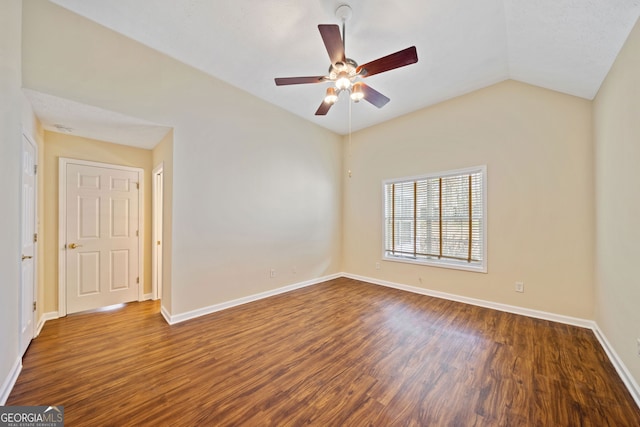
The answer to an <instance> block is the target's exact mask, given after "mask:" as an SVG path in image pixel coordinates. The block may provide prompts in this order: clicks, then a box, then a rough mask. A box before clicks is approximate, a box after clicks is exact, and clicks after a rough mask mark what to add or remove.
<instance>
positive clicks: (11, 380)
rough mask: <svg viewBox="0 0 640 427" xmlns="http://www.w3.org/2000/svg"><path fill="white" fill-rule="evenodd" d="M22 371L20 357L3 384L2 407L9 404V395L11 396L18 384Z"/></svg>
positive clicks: (0, 394) (0, 396)
mask: <svg viewBox="0 0 640 427" xmlns="http://www.w3.org/2000/svg"><path fill="white" fill-rule="evenodd" d="M21 371H22V358H20V357H18V358H17V359H16V361H15V363H14V364H13V366H12V367H11V371H9V375H7V378H5V380H4V381H3V382H2V388H1V389H0V406H4V405H5V404H6V403H7V399H9V395H10V394H11V390H13V386H14V385H15V384H16V381H17V380H18V375H20V372H21Z"/></svg>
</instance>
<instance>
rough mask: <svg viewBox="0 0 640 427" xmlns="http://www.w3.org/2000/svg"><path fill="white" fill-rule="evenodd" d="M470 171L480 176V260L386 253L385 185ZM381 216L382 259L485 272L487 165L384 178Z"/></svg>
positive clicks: (463, 173)
mask: <svg viewBox="0 0 640 427" xmlns="http://www.w3.org/2000/svg"><path fill="white" fill-rule="evenodd" d="M472 173H480V174H481V176H482V230H483V236H482V237H483V239H482V254H483V256H482V261H481V262H479V263H475V264H470V263H469V262H468V261H460V260H455V259H431V258H424V259H415V258H410V257H406V256H391V255H388V254H387V250H386V247H385V245H386V237H387V236H386V220H385V214H386V212H385V201H386V187H387V185H390V184H398V183H405V182H414V181H420V180H426V179H434V178H446V177H452V176H459V175H469V174H472ZM381 195H382V203H381V205H382V216H381V229H382V260H383V261H391V262H401V263H407V264H417V265H425V266H432V267H441V268H449V269H454V270H464V271H472V272H477V273H487V247H488V246H487V240H488V238H487V237H488V236H487V234H488V232H487V231H488V230H487V205H488V197H487V166H486V165H481V166H474V167H468V168H462V169H455V170H447V171H441V172H432V173H427V174H424V175H415V176H407V177H401V178H393V179H386V180H383V181H382V191H381Z"/></svg>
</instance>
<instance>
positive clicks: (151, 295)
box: [140, 293, 154, 301]
mask: <svg viewBox="0 0 640 427" xmlns="http://www.w3.org/2000/svg"><path fill="white" fill-rule="evenodd" d="M151 299H154V298H153V293H149V294H144V295H142V299H141V300H140V301H149V300H151Z"/></svg>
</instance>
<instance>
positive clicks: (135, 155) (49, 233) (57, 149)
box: [41, 131, 153, 312]
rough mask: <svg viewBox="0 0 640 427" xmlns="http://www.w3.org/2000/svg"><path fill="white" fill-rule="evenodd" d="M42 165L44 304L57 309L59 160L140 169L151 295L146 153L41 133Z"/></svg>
mask: <svg viewBox="0 0 640 427" xmlns="http://www.w3.org/2000/svg"><path fill="white" fill-rule="evenodd" d="M44 136H45V138H44V141H45V143H44V147H45V150H44V151H45V155H44V164H43V165H42V167H41V171H42V174H43V175H44V238H43V240H42V245H43V246H44V276H45V281H44V295H45V300H44V305H45V308H44V309H45V311H46V312H55V311H57V310H58V253H59V250H58V208H59V207H58V169H59V168H58V162H59V159H60V158H61V157H65V158H70V159H78V160H89V161H94V162H101V163H110V164H115V165H121V166H133V167H138V168H142V169H144V188H145V192H144V292H145V293H150V292H151V188H150V183H151V181H150V180H151V170H152V169H153V167H152V153H151V151H150V150H144V149H141V148H134V147H128V146H125V145H118V144H111V143H107V142H103V141H96V140H93V139H87V138H82V137H77V136H72V135H66V134H60V133H56V132H48V131H45V134H44Z"/></svg>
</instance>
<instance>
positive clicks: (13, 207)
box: [0, 0, 22, 404]
mask: <svg viewBox="0 0 640 427" xmlns="http://www.w3.org/2000/svg"><path fill="white" fill-rule="evenodd" d="M20 22H21V2H20V1H19V0H3V1H1V2H0V58H2V60H0V100H1V101H0V197H2V205H3V208H2V210H1V213H0V343H2V344H1V345H2V351H0V386H1V385H2V384H6V383H5V381H6V380H8V379H9V378H10V374H11V372H12V369H13V368H17V367H18V366H19V363H20V355H19V354H18V330H19V322H18V305H19V304H18V289H19V284H20V232H19V231H20V191H19V190H20V185H19V182H20V149H21V148H20V147H21V144H22V137H21V133H22V129H21V127H22V126H21V108H20V105H21V104H22V94H21V93H20V86H21V80H20V71H21V59H20V58H21V54H20V39H21V32H20ZM8 392H9V390H8V389H0V404H4V401H5V400H6V398H7V396H8Z"/></svg>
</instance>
